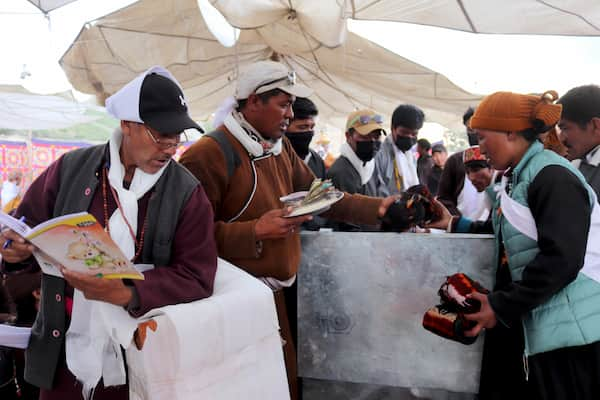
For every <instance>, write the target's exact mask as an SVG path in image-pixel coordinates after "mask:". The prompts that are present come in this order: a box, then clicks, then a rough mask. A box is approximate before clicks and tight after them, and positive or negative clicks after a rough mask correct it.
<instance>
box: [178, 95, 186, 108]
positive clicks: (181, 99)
mask: <svg viewBox="0 0 600 400" xmlns="http://www.w3.org/2000/svg"><path fill="white" fill-rule="evenodd" d="M179 101H180V102H181V105H182V106H184V107H185V99H184V98H183V96H182V95H179Z"/></svg>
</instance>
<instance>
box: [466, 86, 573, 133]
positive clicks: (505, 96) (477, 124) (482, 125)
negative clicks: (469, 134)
mask: <svg viewBox="0 0 600 400" xmlns="http://www.w3.org/2000/svg"><path fill="white" fill-rule="evenodd" d="M557 99H558V93H556V92H555V91H554V90H548V91H547V92H545V93H544V94H542V95H541V96H539V95H530V94H518V93H511V92H496V93H492V94H490V95H489V96H486V97H485V98H484V99H483V100H482V101H481V103H480V104H479V105H478V106H477V109H476V110H475V114H473V117H471V120H470V121H469V124H470V126H471V128H472V129H489V130H492V131H500V132H521V131H524V130H526V129H531V128H533V129H535V130H536V131H539V132H538V133H542V132H544V131H545V130H547V129H548V128H549V127H551V126H553V125H555V124H556V123H557V122H558V120H559V119H560V113H561V111H562V105H560V104H553V103H554V102H555V101H556V100H557ZM544 128H545V129H544Z"/></svg>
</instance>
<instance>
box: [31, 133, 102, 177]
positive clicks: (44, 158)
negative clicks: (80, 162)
mask: <svg viewBox="0 0 600 400" xmlns="http://www.w3.org/2000/svg"><path fill="white" fill-rule="evenodd" d="M31 144H32V156H31V160H32V162H31V173H32V175H33V179H35V178H37V177H38V176H39V175H40V174H41V173H42V172H44V170H45V169H46V168H48V166H49V165H50V164H52V163H53V162H54V161H56V160H57V159H59V158H60V156H62V155H63V154H65V153H67V152H69V151H71V150H75V149H78V148H80V147H88V146H91V144H90V143H85V142H59V141H53V140H43V139H33V140H32V141H31Z"/></svg>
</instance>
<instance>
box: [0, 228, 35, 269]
mask: <svg viewBox="0 0 600 400" xmlns="http://www.w3.org/2000/svg"><path fill="white" fill-rule="evenodd" d="M7 240H12V243H10V244H9V245H8V247H6V248H4V245H5V243H6V241H7ZM33 249H34V246H33V245H32V244H30V243H27V241H26V240H25V239H24V238H23V237H22V236H20V235H18V234H17V233H16V232H14V231H13V230H11V229H6V230H4V231H2V233H1V234H0V254H2V259H3V260H4V261H6V262H9V263H19V262H22V261H25V260H27V259H28V258H29V257H31V253H33Z"/></svg>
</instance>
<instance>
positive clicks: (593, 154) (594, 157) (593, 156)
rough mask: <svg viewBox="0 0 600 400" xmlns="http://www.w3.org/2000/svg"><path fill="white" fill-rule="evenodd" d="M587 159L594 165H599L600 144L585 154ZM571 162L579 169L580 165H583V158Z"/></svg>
mask: <svg viewBox="0 0 600 400" xmlns="http://www.w3.org/2000/svg"><path fill="white" fill-rule="evenodd" d="M585 161H586V162H587V163H588V164H590V165H593V166H594V167H598V166H599V165H600V146H596V147H595V148H594V149H592V151H590V152H589V153H587V154H586V155H585ZM571 164H573V166H574V167H575V168H577V169H579V166H580V165H581V159H577V160H573V161H572V162H571Z"/></svg>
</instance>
